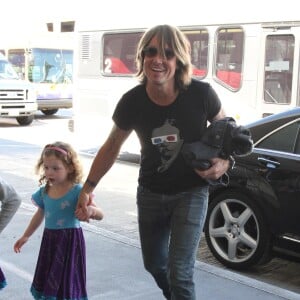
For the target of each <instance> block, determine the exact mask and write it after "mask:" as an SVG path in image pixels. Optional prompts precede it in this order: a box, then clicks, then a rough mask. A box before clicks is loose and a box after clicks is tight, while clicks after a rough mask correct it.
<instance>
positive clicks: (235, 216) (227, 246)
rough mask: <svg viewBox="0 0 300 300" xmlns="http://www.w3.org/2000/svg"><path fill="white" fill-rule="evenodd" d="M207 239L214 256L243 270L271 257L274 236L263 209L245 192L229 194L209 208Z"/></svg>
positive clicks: (226, 264) (220, 197) (220, 196)
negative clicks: (264, 216) (272, 236)
mask: <svg viewBox="0 0 300 300" xmlns="http://www.w3.org/2000/svg"><path fill="white" fill-rule="evenodd" d="M205 237H206V241H207V245H208V247H209V249H210V250H211V252H212V254H213V255H214V257H215V258H216V259H217V260H218V261H220V262H221V263H222V264H223V265H225V266H226V267H229V268H232V269H236V270H242V269H247V268H249V267H251V266H255V265H257V264H264V263H266V262H268V261H269V260H270V258H271V234H270V230H269V229H268V226H267V224H266V221H265V219H264V218H263V215H262V213H261V211H260V210H259V208H258V207H257V206H256V205H255V203H253V202H252V201H250V200H249V198H248V197H247V196H246V195H244V194H243V193H241V192H236V191H233V192H230V191H226V192H224V193H222V194H220V195H219V196H217V197H216V198H215V199H214V200H213V201H212V202H211V203H210V204H209V207H208V212H207V219H206V226H205Z"/></svg>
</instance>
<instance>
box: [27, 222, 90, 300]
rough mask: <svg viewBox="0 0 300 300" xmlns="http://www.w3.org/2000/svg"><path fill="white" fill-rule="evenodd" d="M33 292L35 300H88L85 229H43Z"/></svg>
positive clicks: (32, 287)
mask: <svg viewBox="0 0 300 300" xmlns="http://www.w3.org/2000/svg"><path fill="white" fill-rule="evenodd" d="M31 293H32V295H33V297H34V299H47V300H48V299H49V300H50V299H51V300H87V299H88V298H87V291H86V252H85V240H84V236H83V232H82V228H68V229H57V230H54V229H47V228H45V229H44V233H43V238H42V242H41V248H40V252H39V256H38V261H37V265H36V269H35V274H34V278H33V282H32V286H31Z"/></svg>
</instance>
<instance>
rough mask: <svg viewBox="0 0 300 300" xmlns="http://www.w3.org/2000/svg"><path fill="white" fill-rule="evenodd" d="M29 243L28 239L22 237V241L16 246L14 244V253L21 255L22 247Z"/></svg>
mask: <svg viewBox="0 0 300 300" xmlns="http://www.w3.org/2000/svg"><path fill="white" fill-rule="evenodd" d="M27 241H28V237H25V236H23V237H21V238H20V239H18V240H17V241H16V242H15V244H14V251H15V252H16V253H20V252H21V248H22V246H23V245H24V244H25V243H26V242H27Z"/></svg>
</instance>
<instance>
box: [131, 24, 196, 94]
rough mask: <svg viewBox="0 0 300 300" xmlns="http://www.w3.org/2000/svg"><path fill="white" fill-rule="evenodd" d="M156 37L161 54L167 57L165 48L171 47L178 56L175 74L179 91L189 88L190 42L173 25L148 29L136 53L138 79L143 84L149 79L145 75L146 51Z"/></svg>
mask: <svg viewBox="0 0 300 300" xmlns="http://www.w3.org/2000/svg"><path fill="white" fill-rule="evenodd" d="M153 37H156V38H157V40H158V43H159V49H158V51H159V53H160V54H161V55H162V56H163V57H166V55H165V50H164V49H165V47H166V46H168V47H170V48H171V49H172V50H173V51H174V53H175V56H176V60H177V68H176V73H175V85H176V88H177V89H178V90H181V89H184V88H185V87H187V86H188V85H189V84H190V82H191V80H192V70H193V67H192V63H191V55H190V54H191V47H190V42H189V40H188V39H187V37H186V36H185V34H184V33H183V32H182V31H180V30H179V29H178V28H177V27H173V26H171V25H157V26H155V27H153V28H150V29H148V30H147V31H146V32H145V33H144V35H143V36H142V38H141V39H140V41H139V44H138V47H137V53H136V65H137V74H136V75H137V77H138V79H139V81H140V82H141V83H143V84H145V83H146V81H147V78H146V76H145V74H144V70H143V68H144V58H145V54H144V49H145V48H146V47H147V46H148V45H149V43H150V41H151V40H152V39H153Z"/></svg>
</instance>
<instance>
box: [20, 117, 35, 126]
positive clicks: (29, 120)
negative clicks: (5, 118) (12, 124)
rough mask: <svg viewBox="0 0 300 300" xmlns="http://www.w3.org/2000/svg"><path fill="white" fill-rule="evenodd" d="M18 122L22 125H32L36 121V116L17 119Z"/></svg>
mask: <svg viewBox="0 0 300 300" xmlns="http://www.w3.org/2000/svg"><path fill="white" fill-rule="evenodd" d="M16 119H17V122H18V123H19V124H20V125H22V126H25V125H30V124H31V123H32V121H33V119H34V115H30V116H25V117H17V118H16Z"/></svg>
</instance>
